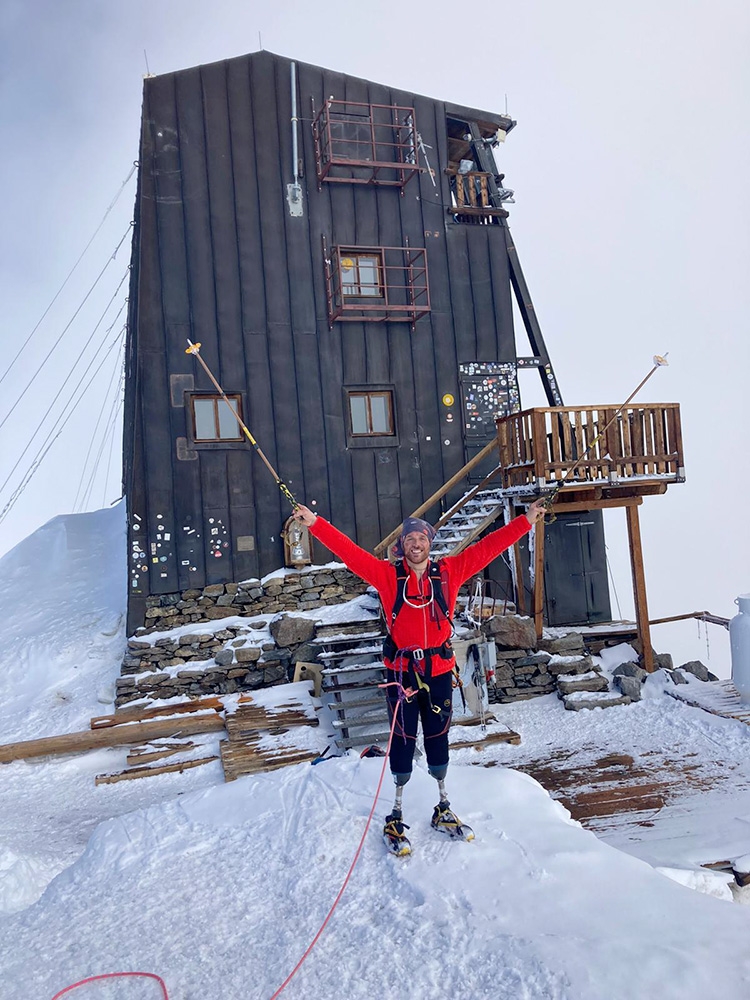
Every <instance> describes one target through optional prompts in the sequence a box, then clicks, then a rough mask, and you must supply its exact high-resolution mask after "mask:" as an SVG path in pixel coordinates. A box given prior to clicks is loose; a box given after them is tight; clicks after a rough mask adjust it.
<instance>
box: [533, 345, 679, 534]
mask: <svg viewBox="0 0 750 1000" xmlns="http://www.w3.org/2000/svg"><path fill="white" fill-rule="evenodd" d="M667 354H669V351H667V352H666V354H664V356H662V355H661V354H655V355H654V364H653V368H652V369H651V371H650V372H649V373H648V375H646V377H645V378H643V379H641V381H640V382H639V383H638V385H637V386H636V387H635V389H633V391H632V392H631V393H630V395H629V396H628V398H627V399H626V400H625V402H624V403H621V404H620V405H619V406H618V407H617V409H616V410H615V412H614V413H613V414H612V416H611V417H610V418H609V420H608V421H607V423H606V424H605V425H604V427H602V429H601V430H600V431H599V433H598V434H597V435H596V437H595V438H594V439H593V441H592V442H591V443H590V444H589V445H588V447H587V448H586V450H585V451H584V452H583V454H582V455H580V456H579V457H578V458H577V460H576V463H575V465H571V466H570V468H569V469H567V470H566V471H565V474H564V475H563V477H562V479H560V481H559V482H558V483H556V484H555V487H554V489H553V490H552V492H551V493H549V494H548V495H547V496H546V497H545V499H544V506H545V507H546V508H547V511H548V512H549V515H548V516H545V524H551V523H552V522H553V521H554V520H555V515H554V514H553V512H552V504H553V503H554V502H555V498H556V497H557V494H558V493H559V492H560V490H561V488H562V487H563V486H564V485H565V480H566V479H567V478H568V476H569V475H570V474H571V472H573V471H574V470H575V469H576V468H577V467H578V464H579V463H580V462H582V461H583V460H584V458H585V457H586V456H587V455H588V453H589V452H590V451H591V449H592V448H593V447H594V445H595V444H596V442H597V441H599V440H600V439H601V438H602V437H604V435H605V434H606V433H607V431H608V430H609V428H610V427H611V426H612V424H613V423H614V422H615V420H617V418H618V417H619V415H620V414H621V413H622V411H623V410H624V409H625V407H626V406H627V405H628V403H629V402H630V401H631V399H633V398H634V397H635V396H636V395H637V393H639V392H640V390H641V389H642V388H643V387H644V385H645V384H646V383H647V382H648V380H649V379H650V378H651V376H652V375H653V374H654V372H655V371H656V369H657V368H664V367H665V366H667V365H668V364H669V362H668V361H667Z"/></svg>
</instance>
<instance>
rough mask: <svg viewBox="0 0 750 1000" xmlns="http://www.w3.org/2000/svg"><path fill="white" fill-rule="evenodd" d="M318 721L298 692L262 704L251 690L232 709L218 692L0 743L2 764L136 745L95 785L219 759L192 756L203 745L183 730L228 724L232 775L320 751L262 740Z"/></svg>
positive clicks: (207, 730)
mask: <svg viewBox="0 0 750 1000" xmlns="http://www.w3.org/2000/svg"><path fill="white" fill-rule="evenodd" d="M317 725H318V720H317V717H316V716H315V715H314V713H312V712H311V703H305V702H303V701H301V700H295V699H294V698H293V697H292V698H290V699H289V700H288V701H287V702H284V703H283V704H280V705H277V706H270V707H266V706H263V705H259V704H257V703H256V702H255V701H254V700H253V698H252V696H250V695H243V696H241V697H240V699H239V705H238V707H237V710H236V711H235V712H234V713H232V712H229V713H227V714H225V706H224V704H223V702H222V701H221V699H220V698H199V699H194V700H192V701H186V702H178V703H176V704H165V705H154V706H148V707H144V708H137V709H127V710H125V711H122V712H117V713H115V714H113V715H104V716H97V717H95V718H93V719H92V720H91V730H90V731H85V732H78V733H66V734H64V735H62V736H49V737H44V738H43V739H38V740H24V741H22V742H19V743H10V744H6V745H5V746H0V763H7V762H10V761H14V760H28V759H31V758H34V757H49V756H58V755H65V754H72V753H83V752H86V751H88V750H98V749H101V748H103V747H116V746H128V745H133V746H134V749H133V750H131V751H130V752H129V753H128V755H127V764H128V767H127V768H126V770H124V771H118V772H115V773H113V774H100V775H97V777H96V784H97V785H102V784H113V783H115V782H119V781H128V780H132V779H134V778H144V777H150V776H153V775H156V774H168V773H173V772H181V771H185V770H188V769H191V768H194V767H200V766H201V765H202V764H208V763H211V762H212V761H215V760H218V759H220V758H219V756H218V755H217V754H215V753H210V752H206V753H205V754H203V755H202V756H195V754H196V753H199V752H200V749H199V746H200V743H199V741H193V740H190V739H187V738H186V737H190V736H199V735H203V734H213V733H218V734H222V733H223V732H224V730H226V732H227V735H228V737H229V738H228V739H227V740H223V741H222V743H221V746H220V751H221V760H222V763H223V764H224V766H225V777H226V779H227V780H228V781H231V780H233V779H234V778H237V777H239V776H240V775H241V774H250V773H255V772H258V771H269V770H274V769H275V768H278V767H283V766H285V765H286V764H293V763H298V762H299V761H303V760H312V759H314V758H315V757H316V756H317V755H318V754H317V751H315V752H312V751H310V752H308V751H299V750H295V749H293V748H288V747H283V746H281V745H280V744H279V741H278V740H275V741H274V746H273V748H272V749H269V748H268V746H267V745H265V746H264V747H263V748H261V747H260V746H259V744H260V742H261V737H263V736H271V737H279V736H281V735H283V734H284V733H286V732H288V730H289V729H291V728H294V727H298V726H317Z"/></svg>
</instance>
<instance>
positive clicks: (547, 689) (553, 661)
mask: <svg viewBox="0 0 750 1000" xmlns="http://www.w3.org/2000/svg"><path fill="white" fill-rule="evenodd" d="M482 631H483V632H484V634H485V635H486V637H487V639H488V640H490V641H494V643H495V654H496V657H497V665H496V667H495V686H494V688H493V687H492V686H490V687H489V689H488V693H489V698H490V701H492V702H500V703H508V702H513V701H523V700H525V699H527V698H536V697H538V696H539V695H543V694H551V693H552V692H553V691H557V689H558V688H557V676H558V674H564V673H565V672H566V670H567V660H568V658H569V657H574V656H576V657H577V656H581V655H583V653H584V644H583V639H582V637H581V634H580V632H569V633H567V634H565V635H561V636H558V637H556V638H554V639H539V640H537V637H536V631H535V629H534V622H533V620H532V619H531V618H523V617H520V616H518V615H504V616H498V617H496V618H491V619H490V620H489V621H488V622H487V623H486V624H485V625H483V626H482Z"/></svg>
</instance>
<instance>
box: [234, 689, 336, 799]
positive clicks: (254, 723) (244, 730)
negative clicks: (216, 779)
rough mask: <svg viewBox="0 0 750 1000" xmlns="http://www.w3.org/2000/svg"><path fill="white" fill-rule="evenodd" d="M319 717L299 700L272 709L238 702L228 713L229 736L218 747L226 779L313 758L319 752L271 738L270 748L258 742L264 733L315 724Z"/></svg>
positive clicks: (271, 733)
mask: <svg viewBox="0 0 750 1000" xmlns="http://www.w3.org/2000/svg"><path fill="white" fill-rule="evenodd" d="M317 725H318V720H317V718H316V717H312V716H310V715H309V713H308V712H306V711H305V708H304V706H303V705H302V704H301V703H300V702H289V703H287V704H284V705H279V706H277V707H275V708H274V709H273V710H269V709H266V708H263V707H262V706H260V705H255V704H252V703H251V704H241V705H240V706H239V707H238V709H237V711H236V712H234V713H233V714H232V715H228V716H227V720H226V726H227V735H228V737H229V739H227V740H225V741H224V742H223V743H222V744H221V747H220V752H221V763H222V766H223V768H224V778H225V780H226V781H234V780H235V778H239V777H241V776H242V775H244V774H257V773H258V772H260V771H275V770H277V769H278V768H280V767H286V766H287V765H289V764H300V763H303V762H304V761H310V760H315V758H316V757H317V756H318V751H317V750H314V751H311V750H299V749H295V748H292V747H284V746H282V745H280V743H279V741H278V740H277V741H274V743H273V745H272V746H271V747H269V746H268V745H267V743H266V744H265V745H261V744H262V742H263V737H264V736H265V735H276V736H278V735H281V734H283V733H286V732H287V731H288V729H289V728H291V727H294V726H317Z"/></svg>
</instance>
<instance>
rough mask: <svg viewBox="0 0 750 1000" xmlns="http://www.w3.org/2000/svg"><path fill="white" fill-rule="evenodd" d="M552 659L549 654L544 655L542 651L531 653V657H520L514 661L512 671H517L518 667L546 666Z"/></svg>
mask: <svg viewBox="0 0 750 1000" xmlns="http://www.w3.org/2000/svg"><path fill="white" fill-rule="evenodd" d="M551 659H552V654H551V653H545V652H544V651H542V652H540V653H532V654H531V656H522V657H521V658H520V659H518V660H514V662H513V669H514V670H518V669H519V667H532V666H540V665H544V666H546V665H547V664H548V663H549V661H550V660H551Z"/></svg>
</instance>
